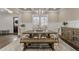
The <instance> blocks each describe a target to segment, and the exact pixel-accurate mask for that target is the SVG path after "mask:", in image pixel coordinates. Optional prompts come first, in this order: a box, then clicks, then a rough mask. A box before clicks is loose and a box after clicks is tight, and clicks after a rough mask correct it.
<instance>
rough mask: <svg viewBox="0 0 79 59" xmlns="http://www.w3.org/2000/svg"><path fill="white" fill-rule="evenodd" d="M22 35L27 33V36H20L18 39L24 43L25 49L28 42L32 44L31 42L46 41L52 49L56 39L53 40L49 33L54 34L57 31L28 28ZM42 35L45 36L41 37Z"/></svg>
mask: <svg viewBox="0 0 79 59" xmlns="http://www.w3.org/2000/svg"><path fill="white" fill-rule="evenodd" d="M22 34H23V35H29V36H28V38H27V37H26V36H25V37H22V38H21V40H20V43H24V49H23V50H25V49H26V48H27V46H28V45H29V44H33V43H37V44H38V43H47V44H49V45H50V46H51V48H52V49H53V50H54V43H57V40H55V38H54V37H53V38H51V37H50V35H51V34H54V35H56V34H57V32H54V31H52V30H45V31H44V30H28V31H25V32H23V33H22ZM35 34H36V35H38V37H37V38H34V37H33V35H35ZM42 35H44V36H45V35H46V37H45V38H41V36H42Z"/></svg>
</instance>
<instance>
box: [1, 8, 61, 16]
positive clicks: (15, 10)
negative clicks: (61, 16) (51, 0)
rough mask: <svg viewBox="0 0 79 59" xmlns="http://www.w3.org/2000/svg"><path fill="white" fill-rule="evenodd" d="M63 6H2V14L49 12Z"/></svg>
mask: <svg viewBox="0 0 79 59" xmlns="http://www.w3.org/2000/svg"><path fill="white" fill-rule="evenodd" d="M60 9H61V8H0V15H1V14H13V13H14V14H21V13H24V12H32V13H47V12H50V11H58V10H60Z"/></svg>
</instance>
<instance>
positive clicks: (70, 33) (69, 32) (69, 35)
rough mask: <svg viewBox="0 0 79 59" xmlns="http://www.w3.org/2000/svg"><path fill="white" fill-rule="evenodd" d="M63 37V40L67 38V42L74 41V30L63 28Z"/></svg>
mask: <svg viewBox="0 0 79 59" xmlns="http://www.w3.org/2000/svg"><path fill="white" fill-rule="evenodd" d="M61 35H62V37H63V38H65V39H67V40H69V39H73V28H68V27H62V28H61Z"/></svg>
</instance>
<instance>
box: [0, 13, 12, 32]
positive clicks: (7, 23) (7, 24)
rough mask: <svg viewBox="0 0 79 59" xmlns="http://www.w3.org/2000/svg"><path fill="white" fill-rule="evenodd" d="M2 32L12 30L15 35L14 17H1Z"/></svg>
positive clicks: (0, 28)
mask: <svg viewBox="0 0 79 59" xmlns="http://www.w3.org/2000/svg"><path fill="white" fill-rule="evenodd" d="M0 30H10V33H13V17H12V16H10V15H1V16H0Z"/></svg>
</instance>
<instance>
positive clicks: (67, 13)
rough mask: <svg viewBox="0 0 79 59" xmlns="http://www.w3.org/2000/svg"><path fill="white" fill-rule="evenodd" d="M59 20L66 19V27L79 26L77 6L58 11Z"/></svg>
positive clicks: (78, 9)
mask: <svg viewBox="0 0 79 59" xmlns="http://www.w3.org/2000/svg"><path fill="white" fill-rule="evenodd" d="M59 20H60V21H61V22H63V21H67V22H68V25H67V27H75V28H79V8H65V9H61V10H60V12H59Z"/></svg>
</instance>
